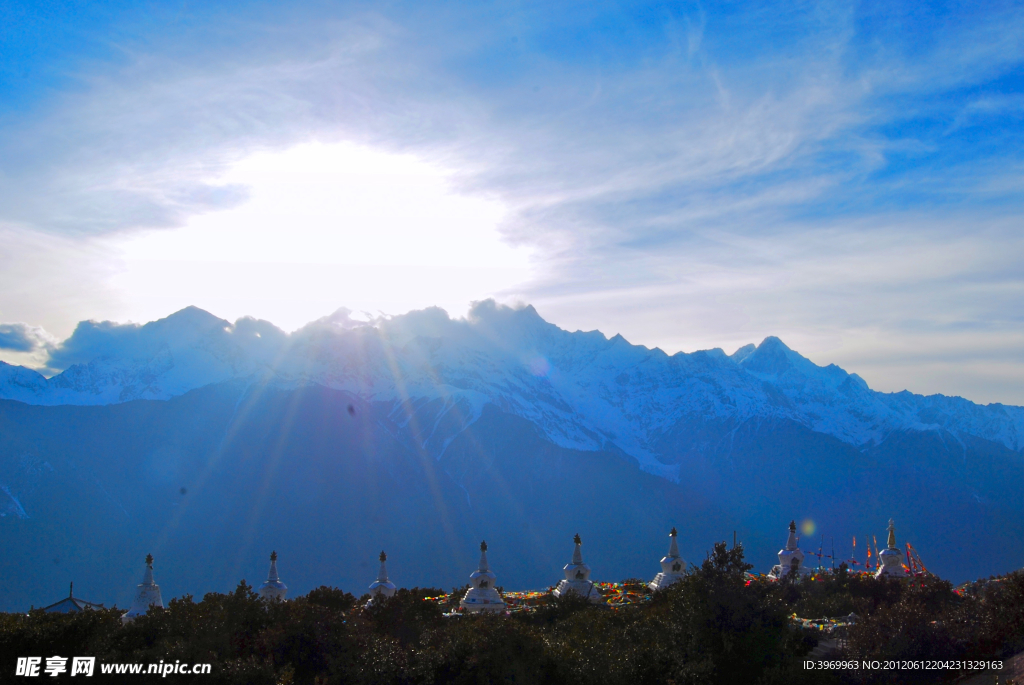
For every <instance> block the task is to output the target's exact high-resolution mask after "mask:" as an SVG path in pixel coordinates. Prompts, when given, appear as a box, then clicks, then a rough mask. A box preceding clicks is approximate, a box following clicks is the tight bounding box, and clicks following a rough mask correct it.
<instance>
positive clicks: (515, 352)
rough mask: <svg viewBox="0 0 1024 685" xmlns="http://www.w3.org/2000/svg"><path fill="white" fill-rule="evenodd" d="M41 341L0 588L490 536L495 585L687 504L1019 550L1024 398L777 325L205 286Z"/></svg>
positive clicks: (611, 544) (408, 581) (3, 379)
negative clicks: (712, 324) (145, 566)
mask: <svg viewBox="0 0 1024 685" xmlns="http://www.w3.org/2000/svg"><path fill="white" fill-rule="evenodd" d="M51 364H52V365H53V366H55V367H57V368H64V369H65V370H64V371H63V372H62V373H59V374H57V375H55V376H53V377H52V378H50V379H46V378H44V377H43V376H42V375H40V374H38V373H36V372H34V371H31V370H29V369H24V368H21V367H14V366H10V365H6V364H2V365H0V398H2V400H0V435H2V436H3V440H2V441H0V513H2V514H3V517H0V530H4V532H5V537H7V539H9V540H10V541H11V542H12V543H13V544H11V545H8V546H7V547H8V549H10V550H13V551H12V552H11V553H9V554H8V555H7V558H5V559H4V560H3V561H2V562H0V563H2V564H3V567H2V568H0V570H2V572H3V573H4V575H5V577H6V578H7V579H8V583H9V585H10V587H11V588H12V593H11V594H10V595H8V596H7V597H6V598H4V599H3V600H0V604H3V606H0V609H7V610H10V609H15V608H17V609H21V608H25V607H23V606H22V605H28V604H37V605H38V604H42V603H48V602H50V601H56V599H57V598H59V596H60V594H61V593H62V592H63V590H62V589H61V588H66V580H67V579H69V578H70V579H73V580H75V581H76V588H80V590H78V589H76V594H81V595H82V596H83V597H85V598H86V599H89V600H90V601H100V602H103V601H105V602H108V603H110V602H113V601H116V602H118V604H119V605H124V604H125V603H126V602H127V598H128V597H129V595H130V591H131V588H132V587H133V586H134V584H135V583H137V582H138V579H137V578H135V576H136V575H139V574H140V573H141V563H140V560H141V558H142V557H143V556H144V555H145V554H146V552H148V551H152V552H153V554H154V555H155V556H156V557H157V580H158V582H160V583H161V584H162V585H163V586H164V587H165V596H168V593H169V595H171V596H173V595H178V594H182V593H184V592H192V593H195V594H198V595H201V594H202V593H203V592H206V591H210V590H221V591H223V590H227V589H229V588H230V587H231V586H233V585H234V583H236V582H237V580H238V579H239V578H241V577H246V578H247V579H248V580H249V581H250V582H257V583H258V582H261V581H262V579H263V575H262V574H264V573H265V570H266V569H265V557H266V556H267V555H268V554H269V552H270V550H271V549H272V548H273V549H277V551H278V552H279V554H280V555H281V563H280V565H281V572H282V576H283V579H284V580H285V582H286V583H288V584H289V585H290V586H291V587H292V589H293V592H305V591H306V590H308V589H310V588H311V587H314V586H316V585H319V584H323V583H326V584H331V585H338V586H340V587H343V588H344V589H347V590H351V591H354V592H357V593H358V592H359V591H361V589H362V588H363V586H365V585H368V584H369V583H370V582H371V581H372V580H373V578H372V576H373V568H372V562H373V559H374V556H375V554H376V553H377V552H379V551H380V548H381V547H382V546H383V547H385V548H386V549H387V551H388V553H389V566H390V567H391V568H392V573H393V575H394V576H395V578H394V579H395V580H396V582H398V583H399V584H400V585H406V586H411V585H415V584H419V585H434V586H438V585H440V586H443V587H445V588H448V587H451V586H452V585H455V584H462V583H463V582H465V578H466V577H467V576H468V574H469V572H471V571H472V568H471V567H472V565H473V559H474V549H475V545H477V544H478V543H479V540H480V539H481V538H483V537H486V538H487V540H488V542H489V544H490V546H491V550H492V551H491V556H492V563H493V565H494V566H495V569H496V572H497V573H498V580H499V583H501V584H503V585H504V586H505V587H507V588H512V587H517V588H526V587H542V586H547V585H548V584H551V583H554V582H555V581H556V580H557V578H558V575H559V569H560V567H561V565H562V564H564V563H565V562H566V561H567V560H568V554H569V553H571V542H570V540H571V536H572V535H573V533H575V532H577V531H578V532H580V534H581V535H582V536H583V538H584V542H585V546H584V554H585V558H586V559H587V561H588V563H590V565H591V566H592V567H594V576H595V578H597V579H607V580H621V579H622V578H625V577H627V576H641V577H646V576H653V574H654V573H655V572H656V571H657V559H658V558H659V557H660V556H661V555H662V554H663V553H664V549H663V548H665V547H666V546H667V538H666V537H665V534H666V532H667V531H668V529H669V528H670V527H671V526H673V525H674V526H677V527H678V528H679V529H680V533H681V536H680V546H681V549H682V551H683V554H684V556H686V557H687V558H688V559H689V560H690V561H692V562H699V561H700V559H701V558H702V556H703V553H704V551H705V550H706V549H708V548H709V547H710V545H711V543H713V542H714V541H715V540H721V539H726V538H727V537H730V536H731V534H732V531H733V530H736V531H737V532H738V535H739V537H740V539H741V540H743V541H744V543H745V545H746V548H747V552H748V558H750V560H751V561H752V562H753V563H755V564H756V565H757V568H758V569H759V570H767V568H768V567H769V566H770V565H771V564H772V563H774V553H775V552H777V550H778V548H779V546H780V545H781V543H782V542H784V539H785V526H786V525H787V524H788V522H789V520H790V519H791V518H795V519H797V520H798V521H802V520H810V521H813V522H814V524H815V525H816V527H817V532H816V533H815V534H814V535H813V536H810V537H809V538H805V540H804V542H803V543H802V546H803V547H804V549H805V550H810V551H814V552H817V551H818V547H819V545H820V544H821V538H820V534H822V533H824V535H825V538H824V547H825V549H824V552H825V553H828V551H829V543H830V537H831V536H834V538H835V547H836V553H837V556H840V557H848V556H849V554H850V551H851V550H850V538H851V536H853V535H857V536H858V538H859V539H860V540H863V539H864V538H863V536H864V535H865V534H867V535H874V536H876V537H882V535H883V532H884V528H885V524H886V522H887V521H888V519H889V518H890V517H893V518H895V519H896V521H897V535H898V538H899V540H900V541H901V543H902V541H903V540H906V539H909V540H911V541H912V542H913V543H914V545H915V547H916V548H917V549H918V550H919V551H920V553H921V555H922V556H923V557H924V559H925V561H926V563H928V565H929V567H930V569H931V570H933V571H936V572H938V573H940V574H941V575H943V576H946V577H949V578H951V579H954V580H963V579H966V578H969V577H976V576H978V575H989V574H991V573H996V572H1003V571H1007V570H1010V569H1012V568H1018V567H1020V566H1022V565H1024V547H1022V545H1020V540H1021V535H1022V533H1024V524H1022V523H1021V521H1022V520H1024V504H1022V502H1021V498H1020V497H1019V493H1020V492H1021V491H1022V485H1024V409H1022V408H1020V407H1009V406H1003V405H988V406H980V405H976V404H974V403H971V402H969V401H967V400H964V399H961V398H950V397H944V396H931V397H922V396H920V395H914V394H912V393H910V392H902V393H894V394H887V393H878V392H874V391H872V390H871V389H870V388H868V386H867V384H866V383H865V382H864V381H863V380H862V379H860V378H859V377H858V376H857V375H856V374H850V373H847V372H846V371H844V370H843V369H840V368H839V367H836V366H834V365H830V366H827V367H819V366H817V365H815V364H813V363H812V362H810V361H809V360H807V359H805V358H804V357H802V356H800V355H799V354H798V353H796V352H794V351H793V350H790V349H789V348H788V347H786V345H785V344H784V343H783V342H782V341H780V340H778V339H777V338H767V339H765V340H764V341H763V342H761V344H759V345H757V346H756V347H755V346H754V345H748V346H746V347H744V348H741V349H740V350H737V351H736V352H734V353H733V354H731V355H727V354H726V353H724V352H723V351H721V350H717V349H716V350H709V351H701V352H695V353H692V354H683V353H679V354H675V355H671V356H670V355H667V354H665V353H663V352H662V351H661V350H657V349H655V350H649V349H647V348H644V347H640V346H635V345H631V344H629V343H628V342H627V341H626V340H624V339H623V338H622V337H621V336H615V337H613V338H611V339H608V338H606V337H605V336H604V335H602V334H601V333H600V332H597V331H594V332H579V331H577V332H575V333H570V332H567V331H564V330H561V329H559V328H558V327H557V326H554V325H552V324H549V323H547V322H545V321H544V320H543V319H541V318H540V316H539V315H538V314H537V312H536V311H535V310H534V309H533V308H532V307H525V308H520V309H512V308H508V307H504V306H499V305H496V304H495V303H494V302H492V301H485V302H482V303H478V304H477V305H475V306H474V308H473V309H472V310H471V312H470V315H469V316H468V318H467V319H465V320H452V319H449V318H448V316H447V315H446V314H445V313H444V312H443V311H441V310H438V309H428V310H423V311H417V312H411V313H409V314H406V315H404V316H398V317H394V318H392V319H388V320H380V321H376V322H372V323H366V322H361V321H357V320H354V319H353V318H352V317H350V316H349V315H348V314H347V313H346V312H344V311H340V312H339V313H337V314H335V315H332V316H331V317H327V318H325V319H321V320H319V321H317V322H314V323H311V324H309V325H308V326H306V327H304V328H303V329H300V330H299V331H296V332H295V333H292V334H290V335H289V334H285V333H283V332H282V331H280V330H279V329H277V328H275V327H274V326H273V325H271V324H270V323H268V322H265V321H257V320H254V319H241V320H239V321H238V322H236V323H235V324H231V323H230V322H227V321H224V320H221V319H218V318H217V317H215V316H213V315H211V314H209V313H207V312H204V311H202V310H199V309H196V308H188V309H184V310H182V311H180V312H177V313H176V314H173V315H172V316H169V317H167V318H166V319H162V320H160V321H155V322H152V323H149V324H146V325H144V326H135V325H117V324H111V323H95V322H83V323H82V324H80V325H79V327H78V329H77V330H76V331H75V333H74V335H73V336H72V337H71V338H69V339H68V340H67V341H65V342H64V343H63V344H62V345H61V346H60V347H58V348H56V349H55V350H54V351H53V352H52V354H51ZM861 545H863V543H861ZM858 556H859V557H860V559H861V560H862V561H863V547H862V546H861V547H859V549H858ZM812 558H813V557H812Z"/></svg>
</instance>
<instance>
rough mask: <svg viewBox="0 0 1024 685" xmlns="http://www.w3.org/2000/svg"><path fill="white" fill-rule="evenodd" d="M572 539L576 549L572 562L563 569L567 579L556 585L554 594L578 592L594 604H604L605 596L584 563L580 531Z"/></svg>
mask: <svg viewBox="0 0 1024 685" xmlns="http://www.w3.org/2000/svg"><path fill="white" fill-rule="evenodd" d="M572 541H573V542H574V543H575V544H576V549H574V550H573V553H572V563H570V564H566V565H565V567H564V568H563V569H562V570H563V571H565V580H563V581H560V582H559V583H558V585H557V586H555V589H554V590H552V594H553V595H554V596H555V597H565V596H567V595H569V594H576V595H579V596H580V597H584V598H586V599H588V600H590V601H591V602H593V603H594V604H603V603H604V597H602V596H601V593H600V592H598V590H597V588H596V587H595V586H594V581H592V580H590V567H589V566H587V565H586V564H584V563H583V552H581V551H580V546H581V545H582V544H583V541H582V540H580V536H579V533H577V534H576V535H575V536H573V539H572Z"/></svg>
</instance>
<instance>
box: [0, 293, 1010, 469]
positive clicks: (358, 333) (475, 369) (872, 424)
mask: <svg viewBox="0 0 1024 685" xmlns="http://www.w3.org/2000/svg"><path fill="white" fill-rule="evenodd" d="M54 360H55V361H57V362H61V363H66V364H68V366H67V368H65V370H64V371H62V372H61V373H59V374H57V375H55V376H53V377H51V378H49V379H46V378H45V377H43V376H42V375H41V374H38V373H36V372H34V371H31V370H29V369H25V368H24V367H14V366H10V365H7V364H3V363H0V399H12V400H16V401H21V402H26V403H28V404H40V405H65V404H71V405H103V404H115V403H120V402H127V401H131V400H136V399H153V400H167V399H170V398H171V397H176V396H179V395H181V394H184V393H185V392H188V391H190V390H193V389H196V388H199V387H204V386H206V385H211V384H214V383H221V382H225V381H229V380H248V381H249V382H266V383H271V384H273V385H275V386H277V387H281V388H298V387H302V386H305V385H321V386H324V387H327V388H331V389H335V390H344V391H347V392H352V393H353V394H355V395H357V396H359V397H362V398H364V399H367V400H371V401H384V402H391V403H392V404H394V405H395V406H398V405H399V404H402V403H407V402H408V403H413V404H416V403H428V404H429V403H431V402H434V401H435V400H437V401H440V404H438V405H437V408H436V415H432V416H430V417H422V418H423V420H425V421H427V422H429V423H431V424H432V425H434V426H435V427H437V426H441V425H442V418H443V417H445V416H446V415H447V414H449V413H451V412H453V411H454V412H455V414H454V415H453V416H451V417H448V418H449V419H455V420H454V423H453V422H452V421H448V422H447V423H448V424H452V425H448V427H447V428H442V434H441V435H438V436H432V438H428V441H430V442H431V444H435V443H436V445H435V447H434V450H433V454H434V456H435V457H438V458H439V457H440V456H441V455H442V454H443V452H444V445H445V441H446V440H447V441H449V442H450V440H451V439H452V438H453V436H454V435H456V434H457V433H458V431H460V430H464V429H465V428H466V427H467V426H468V425H471V424H472V423H473V422H474V421H475V420H477V419H478V418H479V416H480V412H481V411H482V409H483V407H484V405H486V404H494V405H496V406H498V407H500V408H501V409H502V410H503V411H507V412H509V413H511V414H514V415H517V416H522V417H523V418H525V419H527V420H529V421H531V422H533V423H534V424H536V425H537V426H538V427H539V428H540V429H541V430H542V431H543V432H544V433H545V435H546V436H547V437H548V439H550V440H551V441H552V442H554V443H555V444H558V445H560V446H562V447H566V448H572V449H582V450H585V451H586V450H591V451H593V450H598V449H604V448H606V447H609V446H612V445H614V447H615V448H616V449H620V450H622V451H623V452H624V453H626V454H628V455H629V456H631V457H632V458H634V459H636V460H637V462H638V463H639V464H640V466H641V468H643V469H644V470H645V471H648V472H650V473H655V474H657V475H661V476H663V477H666V478H669V479H672V480H676V479H678V478H679V473H678V468H677V466H676V465H675V464H674V463H673V462H675V461H676V459H675V458H674V456H673V455H672V454H667V453H665V452H664V451H663V450H660V449H658V448H657V447H656V446H655V445H656V444H657V443H658V441H659V439H660V437H661V436H663V435H664V434H665V432H666V431H668V430H669V429H670V428H671V427H672V426H674V425H676V424H677V423H678V422H679V421H680V420H681V419H682V418H684V417H688V418H690V419H703V420H716V421H722V420H725V421H728V422H730V423H737V424H738V423H742V422H744V421H749V420H776V419H786V420H793V421H796V422H797V423H799V424H801V425H805V426H807V427H809V428H810V429H811V430H813V431H816V432H819V433H824V434H827V435H831V436H833V437H836V438H838V439H839V440H841V441H843V442H845V443H847V444H850V445H854V446H858V447H862V448H863V447H866V446H870V445H877V444H879V443H881V442H882V441H884V440H885V439H886V436H888V435H889V434H891V433H893V432H896V431H906V430H911V431H931V430H945V431H948V432H949V433H950V434H952V435H953V436H955V437H957V439H961V438H962V437H966V436H972V437H978V438H982V439H986V440H992V441H995V442H999V443H1001V444H1003V445H1004V446H1005V447H1007V448H1008V449H1010V450H1012V451H1016V452H1020V451H1022V448H1024V408H1020V407H1013V406H1008V405H1002V404H989V405H978V404H975V403H973V402H970V401H969V400H966V399H963V398H959V397H947V396H944V395H932V396H922V395H916V394H913V393H910V392H908V391H903V392H900V393H881V392H877V391H874V390H871V389H870V388H869V387H868V385H867V383H866V382H865V381H864V380H863V379H861V378H860V377H859V376H858V375H857V374H855V373H848V372H847V371H845V370H844V369H842V368H840V367H838V366H836V365H834V364H830V365H828V366H818V365H816V364H814V363H813V362H811V361H810V360H808V359H807V358H805V357H803V356H802V355H800V354H799V353H797V352H795V351H794V350H792V349H791V348H789V347H788V346H787V345H785V343H784V342H782V341H781V340H780V339H779V338H777V337H774V336H769V337H767V338H765V339H764V340H763V341H762V342H761V343H760V344H759V345H756V346H755V345H746V346H743V347H741V348H740V349H738V350H737V351H736V352H734V353H733V354H732V355H728V354H725V353H724V352H723V351H722V350H720V349H717V348H716V349H714V350H701V351H697V352H692V353H684V352H678V353H676V354H672V355H669V354H667V353H665V352H664V351H663V350H661V349H659V348H653V349H649V348H646V347H643V346H641V345H633V344H631V343H629V342H628V341H627V340H626V339H625V338H624V337H623V336H621V335H619V334H616V335H615V336H612V337H611V338H608V337H606V336H605V335H604V334H602V333H601V332H600V331H589V332H583V331H576V332H571V333H570V332H568V331H565V330H563V329H561V328H559V327H557V326H555V325H554V324H551V323H549V322H547V321H545V320H544V319H543V318H542V317H541V316H540V315H539V313H538V312H537V311H536V309H535V308H533V307H532V306H525V307H521V308H511V307H507V306H502V305H498V304H496V303H494V302H493V301H491V300H486V301H484V302H479V303H476V304H475V305H474V306H473V308H472V309H471V311H470V313H469V315H468V316H467V317H466V318H465V319H451V318H450V317H448V315H447V313H445V312H444V311H443V310H440V309H438V308H428V309H424V310H417V311H413V312H410V313H408V314H405V315H401V316H396V317H393V318H390V319H383V318H381V319H377V320H374V321H362V320H359V319H355V318H353V317H352V315H351V312H348V311H347V310H339V311H338V312H335V313H334V314H332V315H330V316H328V317H324V318H322V319H319V320H317V321H314V322H311V323H310V324H308V325H307V326H305V327H303V328H301V329H299V330H297V331H295V332H294V333H291V334H286V333H284V332H283V331H281V330H280V329H277V328H276V327H274V326H273V325H272V324H270V323H269V322H266V321H261V320H257V319H253V318H251V317H244V318H242V319H239V320H238V321H236V322H235V323H234V324H232V323H230V322H228V321H226V320H224V319H220V318H218V317H216V316H214V315H213V314H210V313H208V312H205V311H204V310H201V309H199V308H196V307H188V308H186V309H183V310H180V311H179V312H175V313H174V314H172V315H170V316H168V317H166V318H164V319H160V320H158V321H154V322H150V323H147V324H144V325H141V326H139V325H134V324H114V323H111V322H102V323H97V322H82V323H81V324H79V326H78V327H77V328H76V330H75V332H74V334H73V335H72V336H71V337H70V338H69V339H68V340H67V341H65V342H64V343H63V344H62V345H60V346H59V347H58V348H56V350H55V352H54ZM435 404H437V403H436V402H435ZM451 431H455V432H454V433H453V432H451ZM434 437H436V438H437V439H436V440H434V439H433V438H434Z"/></svg>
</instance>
